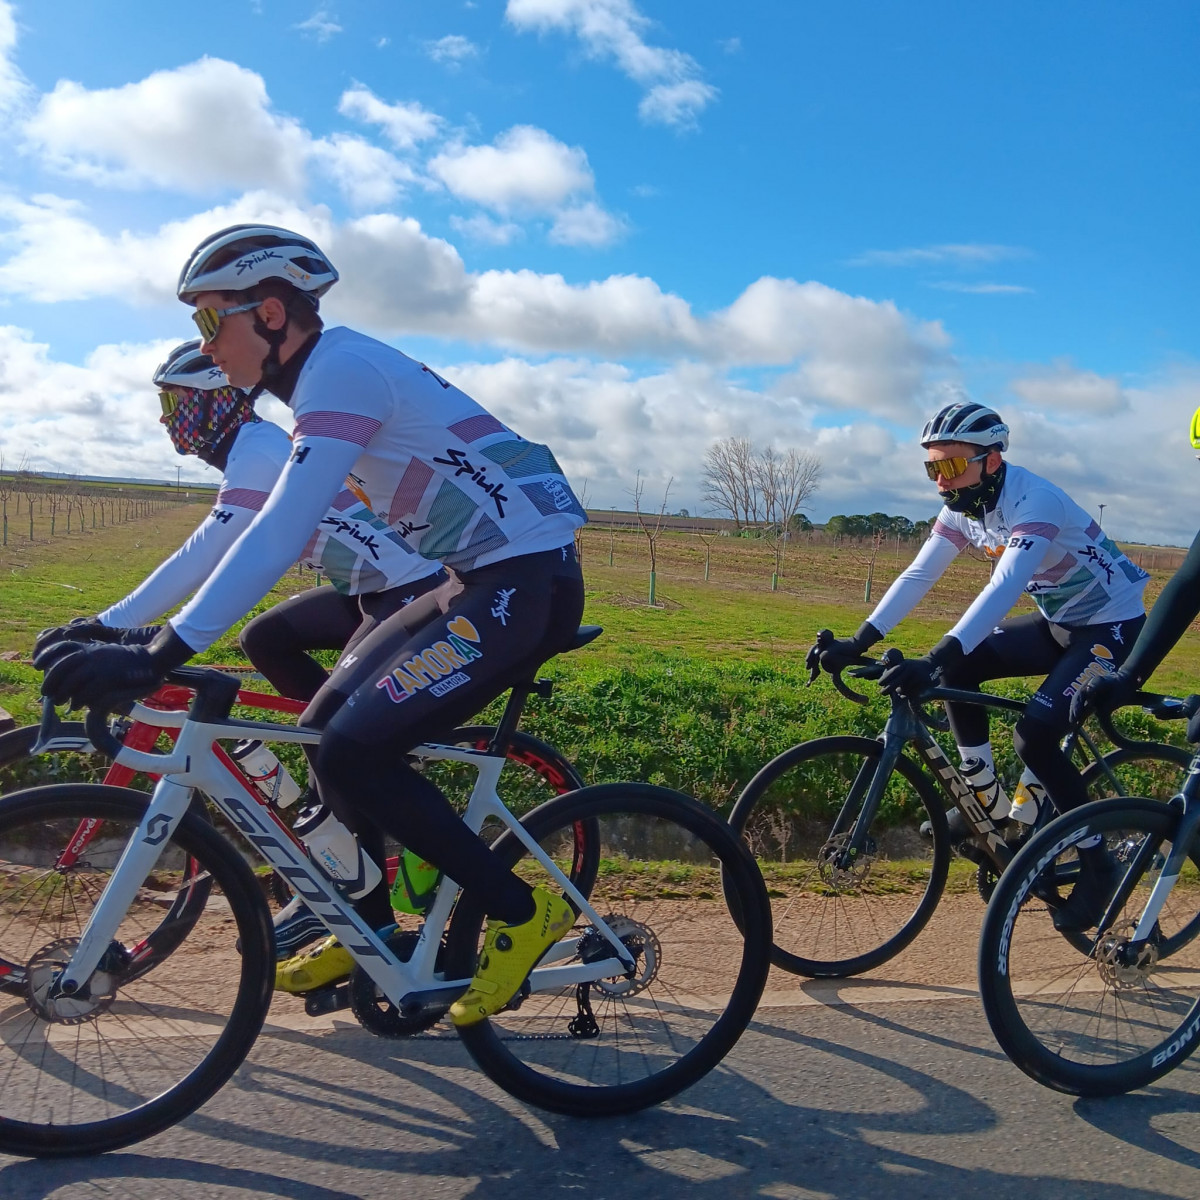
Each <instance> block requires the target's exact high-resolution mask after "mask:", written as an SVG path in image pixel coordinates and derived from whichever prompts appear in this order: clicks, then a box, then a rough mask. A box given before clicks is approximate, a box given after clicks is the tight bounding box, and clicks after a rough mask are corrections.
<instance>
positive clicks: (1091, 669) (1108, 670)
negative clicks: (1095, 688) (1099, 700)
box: [1063, 642, 1117, 696]
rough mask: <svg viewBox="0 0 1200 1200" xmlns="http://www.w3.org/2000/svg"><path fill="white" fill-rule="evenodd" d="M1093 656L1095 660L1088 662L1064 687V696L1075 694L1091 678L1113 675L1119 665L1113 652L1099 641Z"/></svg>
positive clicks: (1093, 648) (1094, 648) (1093, 650)
mask: <svg viewBox="0 0 1200 1200" xmlns="http://www.w3.org/2000/svg"><path fill="white" fill-rule="evenodd" d="M1092 658H1093V661H1092V662H1090V663H1088V665H1087V666H1086V667H1084V668H1083V670H1082V671H1080V672H1079V674H1078V675H1076V676H1075V678H1074V679H1072V680H1071V682H1070V684H1069V685H1068V686H1067V687H1065V688H1063V695H1064V696H1074V695H1075V693H1076V692H1078V691H1080V690H1081V689H1082V688H1083V685H1084V684H1085V683H1087V681H1088V680H1089V679H1099V678H1100V676H1102V675H1111V674H1112V673H1113V672H1114V671H1115V670H1116V669H1117V665H1116V663H1115V662H1114V661H1113V652H1112V651H1111V650H1110V649H1109V648H1108V647H1107V646H1102V645H1101V644H1100V643H1099V642H1096V643H1095V644H1094V645H1093V646H1092Z"/></svg>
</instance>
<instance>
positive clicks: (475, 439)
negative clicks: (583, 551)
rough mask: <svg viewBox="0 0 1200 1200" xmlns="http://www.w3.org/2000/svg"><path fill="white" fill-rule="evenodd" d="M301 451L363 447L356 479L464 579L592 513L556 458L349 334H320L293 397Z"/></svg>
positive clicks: (554, 538) (461, 396)
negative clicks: (308, 440)
mask: <svg viewBox="0 0 1200 1200" xmlns="http://www.w3.org/2000/svg"><path fill="white" fill-rule="evenodd" d="M292 408H293V411H294V412H295V414H296V438H297V444H298V445H302V444H303V439H304V438H305V437H327V438H338V439H342V440H345V441H349V442H353V443H354V444H356V445H358V446H360V447H361V448H362V453H361V456H360V457H359V458H358V460H357V461H356V462H355V464H354V468H353V472H352V475H353V482H354V484H355V485H356V487H358V488H359V489H360V490H361V492H362V494H363V495H364V497H366V500H367V503H368V504H369V505H370V507H371V508H372V509H374V510H375V511H376V512H379V513H381V514H386V516H387V521H388V523H389V524H390V525H391V526H392V527H393V528H394V529H395V530H396V531H397V532H398V533H399V534H400V535H401V536H403V537H404V538H405V539H406V540H407V541H408V542H409V543H410V544H411V545H412V546H413V547H414V548H415V549H416V550H417V551H418V553H420V554H422V555H423V556H424V557H426V558H429V559H437V560H439V561H440V562H443V563H445V564H446V565H447V566H449V567H453V568H455V569H456V570H459V571H468V570H470V569H471V568H473V567H477V566H486V565H487V564H488V563H492V562H499V561H501V560H503V559H506V558H512V557H515V556H517V555H519V554H535V553H538V552H539V551H542V550H552V549H555V548H556V547H558V546H562V545H565V544H566V543H567V542H569V541H570V540H571V538H572V536H573V535H574V532H575V530H576V529H577V528H578V527H579V526H580V525H582V524H583V523H584V522H585V521H586V519H587V516H586V514H585V512H584V510H583V507H582V505H580V503H579V501H578V500H577V499H576V498H575V495H574V493H573V492H572V491H571V487H570V485H569V484H568V482H567V480H566V478H565V476H564V475H563V472H562V468H561V467H560V466H559V465H558V463H557V462H556V461H555V458H554V455H553V454H552V453H551V452H550V450H549V449H548V448H547V447H546V446H543V445H541V444H539V443H536V442H528V441H526V440H525V439H524V438H522V437H520V436H519V435H517V434H515V433H514V432H513V431H512V430H511V429H509V428H508V427H507V426H505V425H504V424H503V423H502V422H500V421H499V420H497V419H496V418H495V417H493V416H492V415H491V414H490V413H488V412H486V411H485V410H484V409H483V408H481V407H480V406H479V405H478V404H477V403H476V402H475V401H474V400H472V399H471V397H470V396H468V395H466V393H464V392H461V391H459V389H458V388H456V387H455V386H454V385H453V384H451V383H449V382H448V381H447V380H445V379H442V378H441V377H440V376H439V375H437V374H435V373H434V372H433V371H431V370H430V369H429V368H428V367H425V366H423V365H422V364H421V363H419V362H416V361H415V360H414V359H411V358H408V357H407V356H406V355H404V354H401V353H400V351H398V350H395V349H393V348H392V347H390V346H386V345H384V344H383V343H382V342H377V341H374V340H373V339H371V338H368V337H364V336H363V335H362V334H358V333H354V332H353V331H352V330H349V329H332V330H329V331H327V332H326V333H325V334H323V335H322V337H321V340H320V341H319V342H318V343H317V346H316V349H315V350H314V351H313V353H312V355H311V356H310V357H309V360H308V362H307V363H305V366H304V369H303V370H302V371H301V372H300V378H299V380H298V381H297V384H296V391H295V394H294V396H293V399H292Z"/></svg>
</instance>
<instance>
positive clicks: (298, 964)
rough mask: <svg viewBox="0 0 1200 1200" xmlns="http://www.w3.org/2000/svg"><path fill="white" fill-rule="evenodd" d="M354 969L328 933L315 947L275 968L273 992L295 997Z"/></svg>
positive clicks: (346, 954) (349, 956) (348, 952)
mask: <svg viewBox="0 0 1200 1200" xmlns="http://www.w3.org/2000/svg"><path fill="white" fill-rule="evenodd" d="M353 970H354V958H353V956H352V955H351V953H350V951H349V950H347V949H346V947H345V946H343V945H342V943H341V942H339V941H338V940H337V938H335V937H334V936H333V935H332V934H330V935H329V937H327V938H324V939H323V940H322V941H319V942H318V943H317V944H316V945H315V946H310V947H309V948H308V949H307V950H303V951H301V952H300V953H299V954H296V955H293V956H292V957H291V958H289V959H285V960H284V961H283V962H281V963H280V964H279V965H278V966H277V967H276V968H275V989H276V991H280V992H291V993H292V994H293V995H299V994H301V993H303V992H311V991H313V990H314V989H316V988H319V987H324V986H325V985H326V984H328V983H337V981H338V980H339V979H345V978H346V976H348V975H349V974H350V972H351V971H353Z"/></svg>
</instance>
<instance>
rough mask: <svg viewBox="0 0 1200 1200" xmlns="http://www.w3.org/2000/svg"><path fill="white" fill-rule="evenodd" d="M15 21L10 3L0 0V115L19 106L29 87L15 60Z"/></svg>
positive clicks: (27, 93)
mask: <svg viewBox="0 0 1200 1200" xmlns="http://www.w3.org/2000/svg"><path fill="white" fill-rule="evenodd" d="M16 48H17V21H16V17H15V16H14V15H13V8H12V5H10V4H7V3H5V0H0V115H3V114H5V113H7V112H9V111H11V110H13V109H15V108H17V107H18V106H20V105H21V104H22V103H24V101H25V100H26V98H27V97H28V96H29V94H30V90H31V89H30V87H29V83H28V81H27V80H26V79H25V76H24V75H22V74H21V71H20V69H19V68H18V67H17V64H16V61H15V51H16Z"/></svg>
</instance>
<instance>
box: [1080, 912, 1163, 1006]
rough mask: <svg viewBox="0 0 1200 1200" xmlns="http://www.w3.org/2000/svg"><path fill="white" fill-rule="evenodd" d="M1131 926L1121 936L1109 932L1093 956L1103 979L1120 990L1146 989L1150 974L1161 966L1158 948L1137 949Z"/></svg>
mask: <svg viewBox="0 0 1200 1200" xmlns="http://www.w3.org/2000/svg"><path fill="white" fill-rule="evenodd" d="M1134 928H1135V927H1134V926H1133V925H1132V924H1130V925H1127V926H1126V927H1125V930H1124V932H1123V933H1122V934H1118V933H1117V932H1116V931H1112V930H1110V931H1109V932H1108V933H1106V934H1105V935H1104V936H1103V937H1102V938H1101V939H1100V941H1099V942H1098V943H1097V945H1096V949H1095V951H1094V956H1095V959H1096V965H1097V967H1098V968H1099V970H1100V978H1101V979H1103V980H1104V982H1105V983H1106V984H1108V986H1109V987H1111V988H1116V989H1118V990H1123V989H1128V988H1142V987H1145V986H1146V980H1147V979H1148V977H1149V975H1150V972H1151V971H1153V970H1154V968H1155V967H1156V966H1157V965H1158V947H1157V946H1156V945H1155V944H1154V942H1153V941H1147V942H1145V943H1144V944H1142V945H1141V946H1138V947H1137V948H1136V950H1135V949H1134V945H1133V940H1132V937H1131V935H1132V934H1133V932H1134Z"/></svg>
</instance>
